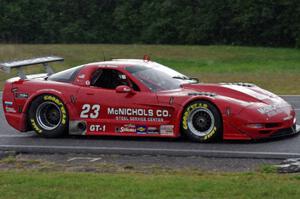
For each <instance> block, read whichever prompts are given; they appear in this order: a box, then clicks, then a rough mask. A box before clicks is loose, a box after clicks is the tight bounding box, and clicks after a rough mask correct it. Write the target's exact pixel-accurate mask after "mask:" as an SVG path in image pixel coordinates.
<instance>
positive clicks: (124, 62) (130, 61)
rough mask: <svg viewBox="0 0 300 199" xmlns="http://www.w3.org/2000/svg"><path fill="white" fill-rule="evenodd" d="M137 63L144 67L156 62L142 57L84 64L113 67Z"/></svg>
mask: <svg viewBox="0 0 300 199" xmlns="http://www.w3.org/2000/svg"><path fill="white" fill-rule="evenodd" d="M137 64H138V65H142V66H146V67H150V66H151V65H152V64H156V62H152V61H145V60H143V59H113V60H111V61H103V62H94V63H89V64H86V66H91V65H93V66H95V65H112V66H115V67H124V66H132V65H137Z"/></svg>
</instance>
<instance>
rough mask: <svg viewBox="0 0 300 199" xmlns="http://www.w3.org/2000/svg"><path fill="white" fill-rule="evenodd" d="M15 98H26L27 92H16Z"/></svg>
mask: <svg viewBox="0 0 300 199" xmlns="http://www.w3.org/2000/svg"><path fill="white" fill-rule="evenodd" d="M16 98H18V99H27V98H28V93H16Z"/></svg>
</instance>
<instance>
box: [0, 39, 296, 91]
mask: <svg viewBox="0 0 300 199" xmlns="http://www.w3.org/2000/svg"><path fill="white" fill-rule="evenodd" d="M299 52H300V51H299V49H286V48H255V47H232V46H169V45H100V44H99V45H75V44H74V45H12V44H10V45H8V44H7V45H5V44H1V45H0V60H1V61H3V60H11V59H24V58H30V57H37V56H44V55H59V56H62V57H64V58H65V60H66V61H65V63H63V64H58V65H55V69H56V71H60V70H63V69H65V68H69V67H73V66H76V65H80V64H85V63H90V62H95V61H102V60H103V59H104V57H105V59H106V60H108V59H111V58H142V57H143V55H144V54H149V55H150V56H151V57H152V59H153V60H155V61H157V62H160V63H162V64H165V65H167V66H170V67H172V68H174V69H176V70H178V71H180V72H182V73H185V74H187V75H190V76H193V77H198V78H200V79H201V81H203V82H252V83H255V84H257V85H259V86H261V87H263V88H266V89H268V90H271V91H273V92H275V93H277V94H300V87H299V86H298V82H299V80H300V77H299V74H300V53H299ZM34 71H35V72H40V71H41V69H40V68H35V69H34ZM27 72H29V73H31V72H33V71H32V70H29V71H27ZM12 75H15V73H14V74H12ZM12 75H5V74H3V73H1V74H0V82H1V83H0V88H1V87H2V86H3V82H4V81H5V80H6V79H7V78H9V77H11V76H12Z"/></svg>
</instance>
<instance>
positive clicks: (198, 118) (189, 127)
mask: <svg viewBox="0 0 300 199" xmlns="http://www.w3.org/2000/svg"><path fill="white" fill-rule="evenodd" d="M181 127H182V131H183V133H184V134H185V135H187V137H189V138H190V139H191V140H193V141H197V142H208V141H213V140H216V139H219V138H221V136H222V118H221V115H220V113H219V111H218V109H217V108H216V107H215V106H214V105H213V104H212V103H210V102H207V101H202V100H199V101H195V102H192V103H191V104H189V105H188V106H187V107H186V108H185V109H184V111H183V116H182V121H181Z"/></svg>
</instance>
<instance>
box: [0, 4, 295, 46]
mask: <svg viewBox="0 0 300 199" xmlns="http://www.w3.org/2000/svg"><path fill="white" fill-rule="evenodd" d="M0 42H1V43H124V44H127V43H146V44H230V45H250V46H258V45H259V46H285V47H300V3H299V0H155V1H153V0H88V1H86V0H0Z"/></svg>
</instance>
